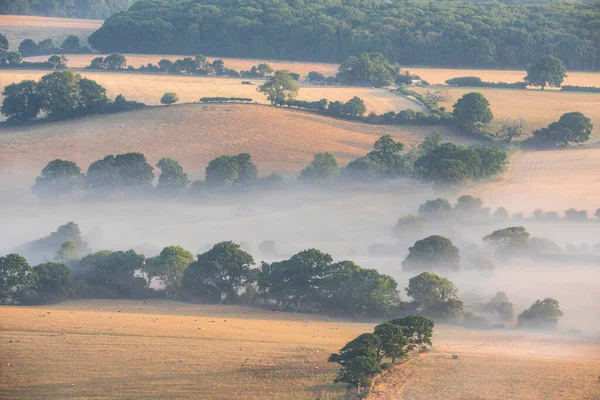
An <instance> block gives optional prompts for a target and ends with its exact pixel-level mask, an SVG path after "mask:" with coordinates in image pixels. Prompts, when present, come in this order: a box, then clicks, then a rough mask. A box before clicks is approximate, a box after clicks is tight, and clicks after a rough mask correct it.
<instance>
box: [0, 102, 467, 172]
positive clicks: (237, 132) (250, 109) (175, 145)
mask: <svg viewBox="0 0 600 400" xmlns="http://www.w3.org/2000/svg"><path fill="white" fill-rule="evenodd" d="M434 130H441V131H442V132H443V133H444V134H445V135H446V137H447V140H452V141H463V142H467V143H468V141H467V140H466V139H462V138H461V137H457V136H456V135H453V134H452V131H450V130H443V129H440V127H435V126H434V127H427V126H419V127H399V126H378V125H369V124H363V123H357V122H350V121H344V120H338V119H334V118H329V117H325V116H321V115H316V114H311V113H307V112H303V111H297V110H288V109H281V108H275V107H269V106H261V105H246V104H235V105H232V104H228V105H225V104H209V105H203V104H188V105H175V106H169V107H167V106H163V107H155V108H151V109H146V110H138V111H133V112H128V113H121V114H112V115H103V116H97V117H88V118H79V119H74V120H70V121H65V122H55V123H45V124H34V125H30V126H25V127H14V128H8V127H7V128H5V129H3V130H2V131H3V132H2V134H0V154H1V156H0V174H1V173H3V172H9V171H12V173H15V171H16V173H19V174H21V175H26V176H30V177H31V178H33V176H34V174H37V173H39V170H40V169H41V168H42V167H43V166H44V165H46V163H48V162H49V161H50V160H53V159H55V158H65V159H70V160H73V161H75V162H77V163H78V164H79V165H81V166H82V168H83V169H86V170H87V166H88V165H89V164H90V163H91V162H93V161H94V160H97V159H99V158H102V157H104V156H105V155H107V154H114V153H124V152H129V151H139V152H142V153H144V154H145V155H146V156H147V157H148V158H149V160H150V162H151V163H154V164H155V163H156V162H158V160H159V159H160V158H162V157H171V158H174V159H176V160H178V161H179V162H181V164H182V165H183V167H184V168H185V169H186V170H187V171H189V172H191V173H192V175H193V176H195V175H198V174H200V176H202V174H203V171H204V168H205V167H206V164H207V163H208V161H210V160H211V159H212V158H214V157H216V156H219V155H222V154H237V153H241V152H247V153H250V154H251V155H252V157H253V158H254V160H255V162H256V163H257V165H258V167H259V168H260V169H261V171H265V172H266V171H276V172H283V173H292V174H295V173H297V172H298V171H299V170H300V169H302V168H304V167H305V166H306V165H307V164H308V163H309V162H310V160H311V159H312V157H313V155H314V154H315V153H318V152H322V151H332V152H334V153H335V154H336V155H337V157H338V159H339V161H340V162H341V163H346V162H348V161H350V160H352V159H354V158H357V157H359V156H362V155H364V154H366V153H367V152H368V151H369V150H370V149H371V148H372V146H373V143H374V142H375V140H377V139H378V138H379V137H380V136H381V135H384V134H390V135H392V136H394V137H395V138H396V139H398V140H401V141H402V142H404V143H406V144H411V143H417V142H420V141H421V140H422V139H423V137H424V136H425V135H427V134H428V133H430V132H432V131H434ZM27 183H28V184H30V183H29V181H27Z"/></svg>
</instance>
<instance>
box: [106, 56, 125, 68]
mask: <svg viewBox="0 0 600 400" xmlns="http://www.w3.org/2000/svg"><path fill="white" fill-rule="evenodd" d="M103 64H104V66H105V68H106V69H110V70H120V69H124V68H125V67H127V59H126V58H125V56H124V55H122V54H118V53H115V54H111V55H109V56H106V58H104V62H103Z"/></svg>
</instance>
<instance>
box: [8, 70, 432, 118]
mask: <svg viewBox="0 0 600 400" xmlns="http://www.w3.org/2000/svg"><path fill="white" fill-rule="evenodd" d="M77 72H78V73H80V74H81V75H82V76H85V77H86V78H89V79H93V80H95V81H96V82H98V83H99V84H100V85H102V86H104V87H105V88H106V91H107V95H108V96H109V97H110V98H114V97H116V96H117V95H119V94H123V95H124V96H125V97H126V98H127V99H129V100H136V101H141V102H143V103H146V104H160V98H161V97H162V95H163V94H165V93H166V92H175V93H177V95H178V96H179V99H180V102H183V103H191V102H196V101H198V100H199V99H200V98H201V97H215V96H223V97H248V98H251V99H253V100H255V101H256V102H258V103H262V104H267V103H268V101H267V99H266V97H265V96H264V95H263V94H262V93H259V92H257V91H256V88H257V87H258V86H259V85H261V84H262V83H263V82H264V80H262V79H250V81H251V82H252V83H254V85H242V84H241V82H242V80H240V79H235V78H216V77H212V78H211V77H195V76H172V75H155V74H140V73H127V72H88V71H77ZM47 73H49V71H20V70H4V71H0V87H4V86H6V85H9V84H11V83H15V82H20V81H22V80H25V79H33V80H38V79H39V78H40V77H41V76H43V75H45V74H47ZM354 96H359V97H360V98H362V99H363V100H364V101H365V105H366V106H367V112H375V113H377V114H382V113H385V112H387V111H400V110H405V109H408V108H410V109H414V110H416V111H420V110H422V107H421V106H420V105H419V104H417V103H415V102H413V101H411V100H409V99H407V98H406V97H404V96H402V95H399V94H395V93H392V92H390V91H389V90H387V89H375V88H354V87H327V86H302V87H301V88H300V92H299V94H298V99H300V100H307V101H316V100H320V99H322V98H327V99H329V100H331V101H336V100H339V101H348V100H350V99H351V98H352V97H354ZM1 99H2V97H1V96H0V100H1Z"/></svg>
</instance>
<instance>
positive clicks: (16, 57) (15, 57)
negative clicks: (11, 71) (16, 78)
mask: <svg viewBox="0 0 600 400" xmlns="http://www.w3.org/2000/svg"><path fill="white" fill-rule="evenodd" d="M4 59H5V60H6V62H7V63H9V64H10V65H17V64H21V63H22V62H23V56H22V55H21V53H19V52H18V51H9V52H8V53H6V55H5V56H4Z"/></svg>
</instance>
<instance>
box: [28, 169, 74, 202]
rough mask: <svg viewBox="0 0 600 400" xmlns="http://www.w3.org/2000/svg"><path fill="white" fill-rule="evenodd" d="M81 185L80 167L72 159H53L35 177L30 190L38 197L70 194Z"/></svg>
mask: <svg viewBox="0 0 600 400" xmlns="http://www.w3.org/2000/svg"><path fill="white" fill-rule="evenodd" d="M82 185H83V174H82V173H81V168H79V166H78V165H77V164H75V163H74V162H72V161H65V160H53V161H50V162H49V163H48V165H46V167H44V169H43V170H42V174H41V175H40V176H38V177H37V178H35V184H34V185H33V186H32V188H31V190H32V191H33V193H34V194H36V195H37V196H39V197H56V196H61V195H66V194H72V193H74V192H75V191H76V190H78V189H80V188H81V187H82Z"/></svg>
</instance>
